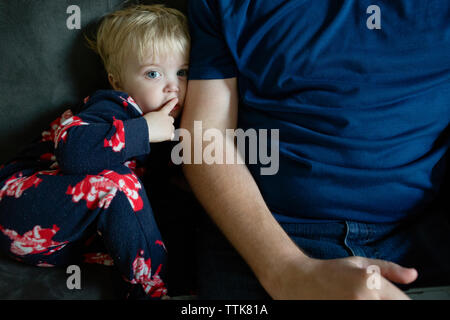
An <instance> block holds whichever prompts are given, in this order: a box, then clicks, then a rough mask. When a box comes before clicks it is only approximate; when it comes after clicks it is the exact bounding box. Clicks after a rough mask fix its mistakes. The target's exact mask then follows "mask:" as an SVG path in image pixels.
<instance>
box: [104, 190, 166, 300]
mask: <svg viewBox="0 0 450 320" xmlns="http://www.w3.org/2000/svg"><path fill="white" fill-rule="evenodd" d="M139 195H140V196H141V198H142V201H143V207H142V209H141V210H139V211H134V210H133V208H132V206H131V205H130V199H129V197H127V195H126V194H125V193H124V192H120V193H117V194H116V196H115V197H114V200H113V201H112V202H111V204H110V205H109V208H108V209H107V210H105V211H103V212H102V213H101V214H100V215H99V217H98V223H97V226H98V232H99V234H100V235H101V237H102V238H103V241H104V244H105V247H106V248H107V250H108V253H109V255H110V256H111V258H112V260H113V261H114V265H115V266H116V267H117V268H118V269H119V272H120V273H121V274H122V275H123V278H124V280H125V281H126V282H127V283H128V285H129V293H130V295H129V298H141V297H144V296H146V297H148V298H160V297H163V296H165V295H166V294H167V289H166V280H165V274H166V269H167V265H166V263H167V256H166V248H165V246H164V244H163V242H162V239H161V235H160V232H159V230H158V227H157V225H156V222H155V219H154V217H153V212H152V209H151V207H150V203H149V202H148V199H147V197H146V195H145V192H140V193H139Z"/></svg>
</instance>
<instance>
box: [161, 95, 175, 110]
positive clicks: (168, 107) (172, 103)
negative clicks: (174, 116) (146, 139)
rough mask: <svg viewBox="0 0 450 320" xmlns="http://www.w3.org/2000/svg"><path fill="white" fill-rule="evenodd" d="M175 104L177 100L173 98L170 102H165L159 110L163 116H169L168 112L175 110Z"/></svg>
mask: <svg viewBox="0 0 450 320" xmlns="http://www.w3.org/2000/svg"><path fill="white" fill-rule="evenodd" d="M177 103H178V98H173V99H172V100H170V101H169V102H167V103H166V105H165V106H164V107H162V108H161V111H162V112H164V113H165V114H169V113H170V111H172V109H173V108H175V106H176V105H177Z"/></svg>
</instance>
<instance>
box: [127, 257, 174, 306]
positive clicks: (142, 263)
mask: <svg viewBox="0 0 450 320" xmlns="http://www.w3.org/2000/svg"><path fill="white" fill-rule="evenodd" d="M143 255H144V251H143V250H141V251H140V252H139V253H138V254H137V255H136V258H135V259H134V261H133V279H132V280H131V281H130V283H132V284H140V285H141V286H142V288H143V289H144V291H145V293H146V294H147V295H149V296H151V297H153V298H159V297H162V296H165V295H166V294H167V289H166V287H165V284H164V282H163V281H162V279H161V278H160V276H159V272H160V271H161V267H162V265H161V264H160V265H159V266H158V269H157V270H156V272H155V273H154V274H153V276H152V264H151V259H150V258H148V259H147V260H145V259H144V258H143Z"/></svg>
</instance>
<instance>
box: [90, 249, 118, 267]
mask: <svg viewBox="0 0 450 320" xmlns="http://www.w3.org/2000/svg"><path fill="white" fill-rule="evenodd" d="M84 262H86V263H96V264H101V265H104V266H113V265H114V261H113V259H112V258H111V256H110V255H109V254H107V253H102V252H96V253H85V254H84Z"/></svg>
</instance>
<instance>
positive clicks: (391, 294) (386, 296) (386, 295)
mask: <svg viewBox="0 0 450 320" xmlns="http://www.w3.org/2000/svg"><path fill="white" fill-rule="evenodd" d="M382 288H383V290H382V291H381V292H380V299H382V300H411V298H410V297H408V296H407V295H406V294H405V293H404V292H403V291H402V290H400V289H399V288H397V287H396V286H394V285H393V284H392V283H390V282H389V281H387V280H386V279H383V284H382Z"/></svg>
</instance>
